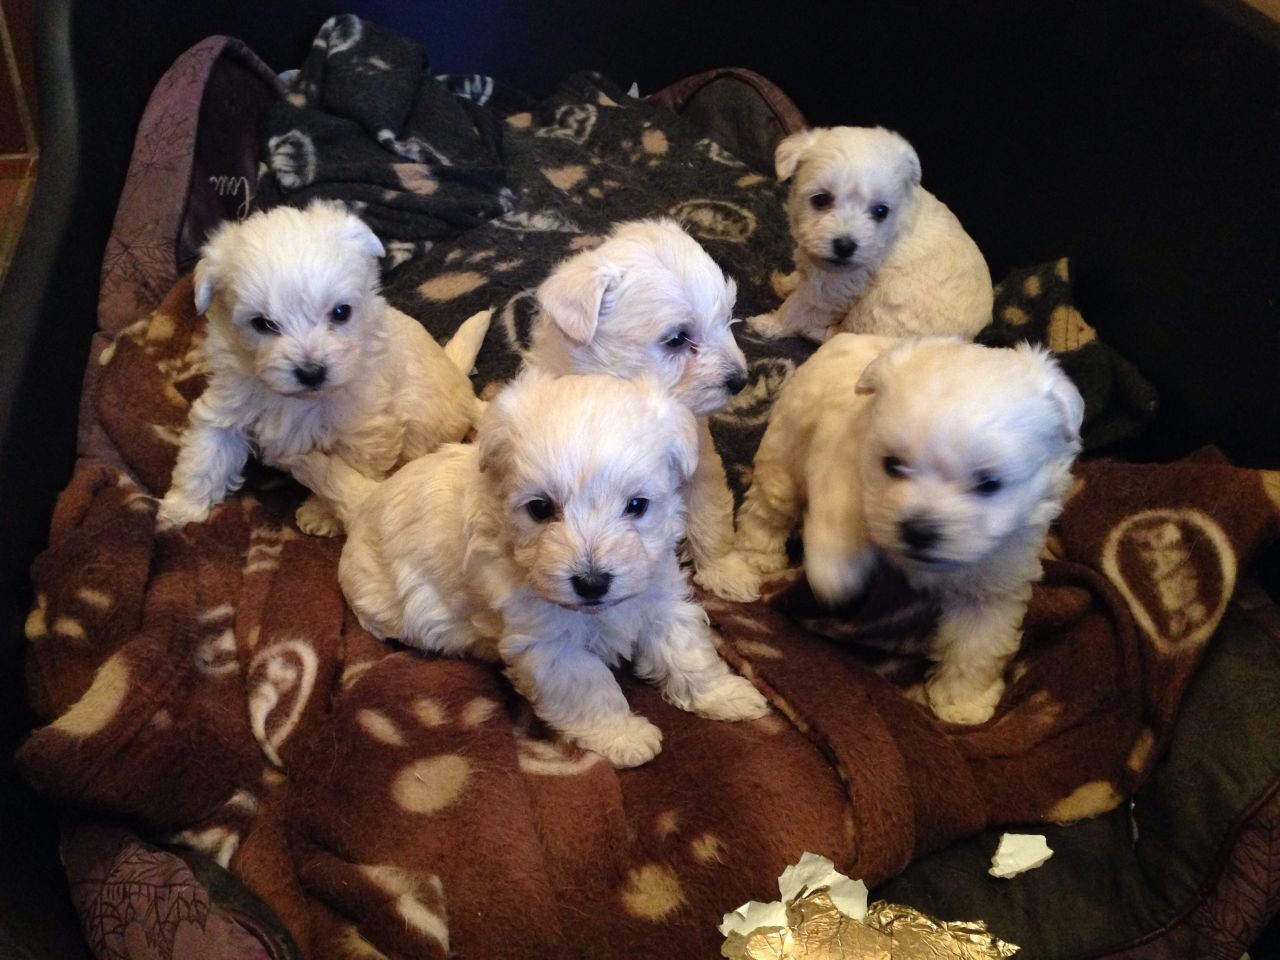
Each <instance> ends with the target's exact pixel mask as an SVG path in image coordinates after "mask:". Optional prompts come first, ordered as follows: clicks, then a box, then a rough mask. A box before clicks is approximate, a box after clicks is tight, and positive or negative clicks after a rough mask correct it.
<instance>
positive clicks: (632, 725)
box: [573, 713, 662, 767]
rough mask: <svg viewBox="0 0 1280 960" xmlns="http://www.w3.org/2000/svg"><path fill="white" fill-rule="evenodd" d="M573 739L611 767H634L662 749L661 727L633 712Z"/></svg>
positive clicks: (654, 755) (646, 761) (651, 757)
mask: <svg viewBox="0 0 1280 960" xmlns="http://www.w3.org/2000/svg"><path fill="white" fill-rule="evenodd" d="M573 739H575V740H577V742H578V743H579V744H580V745H581V746H583V747H586V748H587V749H588V750H594V751H595V752H596V753H599V754H602V755H603V756H604V758H605V759H606V760H608V761H609V762H610V763H612V764H613V765H614V766H615V767H638V766H640V764H642V763H648V762H649V761H650V760H652V759H653V758H654V757H656V756H657V755H658V754H659V753H660V752H661V751H662V731H661V730H659V729H658V728H657V727H656V726H654V725H653V724H652V723H650V722H649V721H648V720H646V719H645V718H644V717H641V716H637V715H636V714H634V713H632V714H628V715H627V716H626V717H625V718H623V719H620V720H618V721H617V722H614V723H610V724H609V726H607V727H605V728H603V729H600V730H597V731H593V732H592V733H590V734H588V735H587V736H578V737H574V738H573Z"/></svg>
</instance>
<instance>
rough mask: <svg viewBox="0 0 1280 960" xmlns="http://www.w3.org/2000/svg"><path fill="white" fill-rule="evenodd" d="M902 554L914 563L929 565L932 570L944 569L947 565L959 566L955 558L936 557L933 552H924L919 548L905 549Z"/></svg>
mask: <svg viewBox="0 0 1280 960" xmlns="http://www.w3.org/2000/svg"><path fill="white" fill-rule="evenodd" d="M902 555H903V556H904V557H906V558H907V559H908V560H910V561H911V562H912V563H918V564H920V566H922V567H929V568H930V569H932V570H944V569H946V568H947V567H954V566H958V564H957V563H956V561H955V560H948V559H947V558H946V557H936V556H934V555H933V554H931V553H922V552H921V551H919V550H904V551H903V552H902Z"/></svg>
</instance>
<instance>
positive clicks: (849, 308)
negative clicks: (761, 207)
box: [748, 127, 992, 343]
mask: <svg viewBox="0 0 1280 960" xmlns="http://www.w3.org/2000/svg"><path fill="white" fill-rule="evenodd" d="M774 162H775V165H776V167H777V173H778V179H779V180H787V179H790V180H791V181H792V183H791V194H790V197H789V199H788V202H787V215H788V218H789V219H790V221H791V233H792V236H793V237H794V238H795V241H796V249H795V263H796V271H795V273H794V274H792V275H790V276H789V277H787V278H785V279H784V280H782V281H780V282H779V284H778V286H779V289H778V292H779V294H781V295H784V296H786V299H785V300H784V301H783V303H782V306H781V307H779V308H778V310H777V311H776V312H775V313H771V314H762V315H761V316H758V317H753V318H752V319H751V320H750V321H748V322H749V323H750V325H751V327H752V329H754V330H755V331H756V332H757V333H760V334H762V335H763V336H767V337H782V336H789V335H793V334H797V335H800V336H804V337H808V338H809V339H811V340H815V341H817V342H818V343H822V342H823V341H825V340H826V339H827V338H829V337H830V336H832V335H833V334H835V333H839V332H841V331H846V332H849V333H867V334H881V335H884V336H909V335H914V334H939V335H954V336H960V337H964V338H966V339H969V340H972V339H973V337H974V335H976V334H977V333H978V331H979V330H981V329H982V328H983V327H985V326H986V325H987V324H988V323H990V322H991V308H992V290H991V274H990V272H989V271H988V270H987V262H986V260H984V259H983V257H982V252H981V251H980V250H979V249H978V246H977V244H975V243H974V242H973V240H972V238H970V236H969V235H968V234H967V233H965V231H964V228H963V227H962V226H961V225H960V221H959V220H957V219H956V217H955V214H953V213H952V212H951V211H950V210H949V209H947V207H946V205H945V204H943V203H942V202H941V201H939V200H938V198H937V197H935V196H934V195H933V194H931V193H930V192H929V191H928V190H926V189H924V187H922V186H920V158H919V157H918V156H916V152H915V150H914V149H913V148H912V146H911V144H909V143H908V142H907V141H906V140H904V139H903V138H902V137H901V136H899V135H898V134H896V133H894V132H892V131H890V130H885V129H884V128H883V127H831V128H824V129H817V130H802V131H800V132H799V133H793V134H792V135H791V136H789V137H787V138H785V139H784V140H782V142H781V143H779V144H778V147H777V150H776V152H775V155H774Z"/></svg>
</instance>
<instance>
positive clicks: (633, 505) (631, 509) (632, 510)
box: [622, 497, 649, 519]
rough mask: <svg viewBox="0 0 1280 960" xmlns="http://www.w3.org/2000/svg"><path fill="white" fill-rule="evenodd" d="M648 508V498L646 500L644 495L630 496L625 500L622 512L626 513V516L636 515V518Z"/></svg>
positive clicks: (642, 514) (641, 515)
mask: <svg viewBox="0 0 1280 960" xmlns="http://www.w3.org/2000/svg"><path fill="white" fill-rule="evenodd" d="M648 509H649V501H648V500H646V499H645V498H644V497H632V498H631V499H630V500H628V501H627V505H626V507H624V508H623V510H622V512H623V513H624V514H626V515H627V516H628V517H636V518H637V519H638V518H640V517H643V516H644V514H645V511H646V510H648Z"/></svg>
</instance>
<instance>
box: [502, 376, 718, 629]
mask: <svg viewBox="0 0 1280 960" xmlns="http://www.w3.org/2000/svg"><path fill="white" fill-rule="evenodd" d="M478 443H479V445H480V462H481V470H482V473H483V476H484V477H485V480H486V482H487V483H488V485H489V491H490V493H491V496H492V498H493V500H494V502H495V505H496V509H497V510H498V511H499V513H500V516H499V517H498V521H499V522H498V523H497V524H496V525H495V526H496V528H497V529H499V530H501V531H502V533H501V535H502V536H504V537H506V538H508V542H507V548H508V550H509V552H510V555H511V556H512V558H513V559H514V560H515V562H516V564H517V565H518V566H519V567H520V568H521V570H523V571H524V574H525V577H526V579H527V582H528V584H529V585H530V586H531V587H532V588H533V590H534V591H535V592H536V593H538V594H539V595H540V596H541V597H543V598H544V599H546V600H548V601H550V602H551V603H555V604H559V605H560V606H563V607H568V608H570V609H575V610H583V611H588V612H589V611H595V610H600V609H602V608H606V607H609V606H612V605H614V604H617V603H621V602H622V601H624V600H626V599H629V598H630V597H634V596H635V595H636V594H638V593H641V592H642V591H644V590H645V589H646V587H648V585H649V584H650V582H651V581H652V579H653V576H654V572H655V570H656V569H657V566H658V564H659V563H660V562H662V561H664V560H669V558H670V557H671V555H672V551H673V550H675V545H676V541H677V540H678V539H679V538H680V536H681V535H682V533H683V529H684V505H683V501H682V499H681V495H680V488H681V486H682V485H683V484H684V483H685V481H687V480H688V478H689V477H690V476H691V475H692V473H693V471H694V469H695V467H696V466H697V457H698V431H697V425H696V423H695V421H694V419H693V415H692V414H691V413H690V411H689V410H688V409H686V408H685V407H684V406H683V405H681V404H680V403H678V402H676V401H675V400H674V399H672V398H671V397H670V396H669V395H668V394H667V392H666V390H665V389H664V388H663V387H662V386H661V385H659V384H657V383H655V382H653V381H652V380H650V379H648V378H643V379H640V380H636V381H629V380H622V379H618V378H616V377H609V376H604V375H595V376H565V377H560V378H551V377H549V376H547V375H545V374H541V373H538V372H537V371H528V372H526V373H525V374H523V375H522V376H521V377H520V378H518V379H517V380H516V381H514V382H513V383H512V384H511V385H509V386H508V387H507V388H505V389H504V390H503V391H502V392H501V393H500V394H498V396H497V397H496V398H495V399H494V401H493V403H492V404H490V406H489V409H488V411H487V412H486V416H485V420H484V421H483V423H482V425H481V427H480V429H479V431H478Z"/></svg>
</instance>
